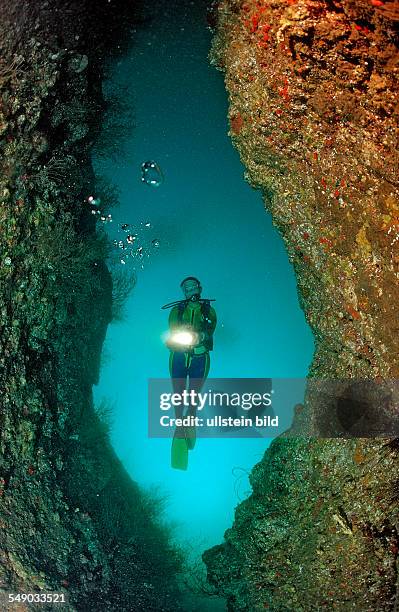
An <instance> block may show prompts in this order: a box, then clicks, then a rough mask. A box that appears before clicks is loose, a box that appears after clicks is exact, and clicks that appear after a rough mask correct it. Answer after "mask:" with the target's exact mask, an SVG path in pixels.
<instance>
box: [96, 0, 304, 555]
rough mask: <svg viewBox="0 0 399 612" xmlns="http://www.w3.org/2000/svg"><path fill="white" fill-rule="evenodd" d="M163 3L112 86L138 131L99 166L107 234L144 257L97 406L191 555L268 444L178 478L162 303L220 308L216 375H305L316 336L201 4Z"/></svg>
mask: <svg viewBox="0 0 399 612" xmlns="http://www.w3.org/2000/svg"><path fill="white" fill-rule="evenodd" d="M160 6H161V5H158V8H157V5H156V4H152V5H151V12H152V13H153V15H154V19H153V21H152V22H151V23H150V24H149V25H148V26H146V28H143V27H141V28H140V29H139V28H138V29H137V31H136V32H133V34H132V46H131V49H130V51H129V52H128V53H127V54H126V56H125V57H123V58H122V59H119V60H118V61H117V62H116V63H115V65H114V66H113V70H112V77H111V80H110V82H108V83H107V85H106V87H107V89H108V91H109V90H112V89H118V88H119V87H120V86H122V87H124V88H125V93H124V94H123V101H124V102H125V103H128V104H129V105H131V107H132V109H133V111H134V114H135V122H136V126H135V127H134V128H133V129H131V131H130V132H128V140H127V143H126V155H125V157H124V158H123V159H122V158H121V159H119V160H117V161H115V160H108V161H107V162H106V163H102V164H101V166H99V167H101V171H102V172H104V173H105V174H107V175H108V176H109V177H110V179H111V180H112V181H113V183H115V184H116V185H117V186H118V187H119V188H120V190H121V198H120V200H121V205H120V207H119V208H118V209H114V210H112V211H111V212H112V217H113V221H112V223H107V229H108V230H109V232H110V235H111V237H112V238H116V239H118V238H123V237H126V236H124V235H123V231H122V230H120V231H119V232H118V231H117V229H118V224H123V223H128V224H129V225H130V226H131V227H130V228H129V231H132V232H133V233H134V232H136V233H137V234H138V238H137V241H140V243H141V244H142V245H143V249H144V251H143V252H144V253H145V257H144V258H143V259H142V260H140V259H138V258H137V257H136V258H134V259H133V258H125V261H126V263H125V264H122V263H119V264H118V265H119V266H123V265H125V268H129V267H130V268H133V267H135V268H136V271H137V285H136V287H135V289H134V291H133V293H132V295H131V296H130V298H129V300H128V302H127V304H126V308H125V311H126V317H125V321H124V322H121V323H114V324H112V325H110V327H109V328H108V332H107V337H106V343H105V348H104V353H105V354H106V356H107V358H106V360H105V363H104V366H103V367H102V371H101V375H100V382H99V385H98V386H97V387H95V388H94V397H95V401H96V403H97V404H98V403H99V402H100V400H101V399H102V398H103V397H107V398H108V399H109V400H110V401H111V402H112V403H114V404H115V423H114V427H113V431H112V442H113V444H114V447H115V449H116V452H117V454H118V456H119V457H120V459H121V460H122V461H123V463H124V465H125V467H126V468H127V469H128V471H129V472H130V474H131V476H132V478H133V479H135V480H137V481H138V482H139V483H140V484H142V485H144V486H145V487H151V486H156V487H157V486H159V487H160V489H161V491H162V492H164V493H165V494H167V496H168V504H167V508H166V515H165V516H166V518H167V519H168V520H169V521H172V522H174V523H175V524H176V526H177V529H176V536H177V537H178V539H179V540H180V541H183V542H187V547H188V548H187V550H190V552H192V554H193V555H195V554H198V551H200V550H202V549H204V548H208V547H209V546H212V545H213V544H216V543H219V542H220V541H221V540H222V538H223V533H224V531H225V529H226V528H228V527H229V526H230V525H231V523H232V521H233V519H234V508H235V506H236V505H237V503H238V501H240V500H241V499H243V498H244V497H245V496H246V495H247V494H248V492H249V484H248V479H247V476H246V472H247V471H248V470H250V469H251V467H252V466H253V465H254V464H255V463H257V462H258V461H259V460H260V459H261V457H262V456H263V453H264V451H265V449H266V447H267V445H268V443H269V442H268V441H267V440H264V439H230V440H220V439H200V440H198V441H197V445H196V447H195V449H194V450H193V451H190V456H189V469H188V471H187V472H181V471H177V470H172V469H171V467H170V440H159V439H149V438H148V435H147V380H148V378H157V377H159V378H161V377H167V376H168V357H169V353H168V350H167V349H166V348H165V346H164V345H163V343H162V340H161V336H162V333H163V332H164V331H165V330H166V328H167V317H168V313H169V311H165V310H161V308H160V307H161V305H162V304H165V303H167V302H171V301H173V300H176V299H181V298H182V297H183V295H182V294H181V291H180V288H179V284H180V281H181V280H182V279H183V278H184V277H185V276H187V275H194V276H197V277H199V278H200V279H201V281H202V286H203V294H202V296H203V297H210V298H215V299H216V302H215V303H214V307H215V309H216V312H217V316H218V326H217V329H216V332H215V336H214V351H213V352H212V353H211V369H210V374H209V376H212V377H302V376H306V374H307V370H308V366H309V363H310V361H311V357H312V353H313V339H312V335H311V332H310V330H309V328H308V327H307V325H306V322H305V318H304V315H303V313H302V311H301V310H300V308H299V305H298V298H297V290H296V283H295V277H294V274H293V270H292V267H291V265H290V263H289V262H288V258H287V255H286V253H285V250H284V246H283V242H282V240H281V239H280V237H279V234H278V232H277V231H276V229H275V228H274V227H273V225H272V221H271V217H270V215H269V214H268V213H267V212H266V211H265V210H264V207H263V203H262V199H261V196H260V193H259V192H257V191H255V190H253V189H252V188H251V187H250V186H249V185H248V184H247V183H246V182H245V181H244V179H243V173H244V167H243V166H242V164H241V162H240V159H239V155H238V153H237V151H236V150H235V149H234V148H233V146H232V143H231V140H230V138H229V137H228V135H227V130H228V123H227V114H228V100H227V94H226V91H225V88H224V83H223V75H222V73H220V72H217V71H216V70H215V69H214V68H213V67H211V66H210V65H209V62H208V59H207V54H208V52H209V47H210V40H211V33H210V32H209V30H207V28H206V20H205V3H204V4H202V3H201V2H196V3H195V4H194V2H177V3H176V2H175V3H174V4H173V6H172V7H171V5H169V9H168V10H165V9H164V8H162V9H160V8H159V7H160ZM147 160H155V161H156V163H157V164H158V165H159V168H160V169H161V171H162V175H163V181H162V183H161V184H160V186H159V187H153V186H149V185H146V184H145V183H144V182H142V181H141V164H142V163H143V162H145V161H147ZM94 162H95V164H96V165H98V164H99V161H98V160H94ZM146 223H150V224H151V225H150V227H146V225H145V224H146ZM125 234H126V233H125ZM153 240H157V241H159V246H157V244H158V243H156V244H155V246H154V244H152V241H153ZM147 252H148V254H149V257H147V256H146V254H147ZM116 253H117V254H118V253H119V255H120V257H119V258H120V259H121V258H123V253H122V251H118V250H117V249H116ZM142 265H143V268H142V267H141V266H142ZM236 468H238V469H236Z"/></svg>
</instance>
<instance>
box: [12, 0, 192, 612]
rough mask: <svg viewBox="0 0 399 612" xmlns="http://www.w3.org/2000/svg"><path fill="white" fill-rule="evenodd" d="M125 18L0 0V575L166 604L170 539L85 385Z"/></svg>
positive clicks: (79, 599) (125, 6)
mask: <svg viewBox="0 0 399 612" xmlns="http://www.w3.org/2000/svg"><path fill="white" fill-rule="evenodd" d="M138 19H139V16H138V12H137V11H136V8H135V7H134V6H133V5H132V4H130V3H124V2H122V1H120V0H112V2H108V1H106V0H98V1H96V2H91V1H89V0H86V1H81V2H78V1H76V0H69V1H68V0H67V1H61V0H45V1H40V2H39V1H38V2H28V1H22V0H19V1H15V0H12V1H11V0H10V1H6V0H2V1H1V2H0V148H1V162H0V163H1V174H0V223H1V239H0V241H1V248H0V327H1V332H0V334H1V335H0V384H1V413H0V448H1V455H0V527H1V529H0V555H1V565H0V590H1V592H4V591H5V592H10V591H12V592H22V593H34V592H36V593H40V592H48V591H57V592H63V593H65V594H66V595H67V596H68V597H69V604H68V607H67V608H63V609H68V610H88V609H90V610H97V609H112V610H143V609H146V610H172V609H173V610H176V609H179V604H178V602H177V600H176V593H177V588H176V581H175V576H176V572H177V571H178V570H179V568H180V562H181V561H180V554H179V553H178V552H177V550H175V548H174V547H173V546H172V545H171V543H170V541H169V537H168V535H167V533H166V532H165V531H164V529H163V528H162V526H161V524H160V523H159V522H158V517H157V512H158V509H159V508H158V506H157V503H156V502H155V501H154V500H153V499H151V498H150V497H148V496H147V495H144V494H143V492H142V491H141V490H139V488H138V486H137V485H136V484H135V483H134V482H132V481H131V480H130V478H129V477H128V475H127V474H126V473H125V471H124V469H123V467H122V465H121V464H120V462H119V460H118V459H117V457H116V456H115V454H114V452H113V450H112V448H111V446H110V444H109V441H108V436H107V423H106V421H104V420H102V419H101V418H100V417H101V415H99V414H98V412H97V411H95V410H94V407H93V399H92V385H93V384H95V383H97V382H98V376H99V367H100V354H101V347H102V342H103V339H104V336H105V333H106V327H107V325H108V323H109V322H110V320H111V318H112V306H113V304H112V279H111V275H110V273H109V271H108V269H107V267H106V265H105V258H106V256H107V254H108V253H109V248H110V247H109V244H108V241H107V238H106V236H105V234H104V233H101V232H99V231H97V232H96V227H95V226H96V222H95V216H94V215H93V214H92V212H91V207H90V205H89V203H88V200H87V198H88V196H89V195H90V194H91V193H92V192H93V190H94V178H95V177H94V174H93V170H92V167H91V162H90V150H91V146H92V144H93V142H94V140H95V139H96V136H97V134H98V132H99V129H100V124H101V117H102V111H103V110H104V100H103V98H102V94H101V80H102V77H103V72H104V70H103V68H104V62H105V60H106V58H108V57H109V55H110V53H111V52H115V49H114V50H113V47H116V46H117V45H118V41H119V45H118V46H119V49H120V50H122V48H123V45H124V44H125V43H126V40H127V34H128V28H129V24H130V25H131V24H133V23H135V22H136V23H137V20H138ZM100 195H101V196H102V198H101V199H102V202H103V204H102V206H103V208H104V210H105V209H106V208H107V204H109V203H110V202H109V201H108V202H107V193H104V194H100ZM30 608H32V609H36V608H35V607H34V606H28V605H26V604H23V603H21V604H19V607H18V606H16V607H15V609H19V610H26V609H30ZM38 609H41V608H40V606H39V607H38ZM46 609H58V608H57V606H54V608H53V606H51V605H49V606H47V608H46Z"/></svg>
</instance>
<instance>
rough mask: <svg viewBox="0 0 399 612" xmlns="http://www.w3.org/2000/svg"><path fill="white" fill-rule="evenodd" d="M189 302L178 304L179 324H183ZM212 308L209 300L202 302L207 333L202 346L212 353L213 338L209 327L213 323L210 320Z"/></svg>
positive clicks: (202, 312)
mask: <svg viewBox="0 0 399 612" xmlns="http://www.w3.org/2000/svg"><path fill="white" fill-rule="evenodd" d="M187 304H188V302H184V301H183V302H180V304H178V311H177V317H178V322H179V323H180V324H181V323H182V322H183V313H184V311H185V309H186V306H187ZM210 308H211V303H210V302H209V300H202V301H201V314H202V316H203V319H204V323H203V330H202V331H204V332H205V333H206V336H205V338H204V340H203V341H202V344H203V345H204V346H205V348H206V349H207V350H208V351H211V350H212V349H213V337H212V334H210V333H209V325H210V323H211V321H210V319H209V311H210Z"/></svg>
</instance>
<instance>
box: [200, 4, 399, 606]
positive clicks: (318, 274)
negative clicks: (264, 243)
mask: <svg viewBox="0 0 399 612" xmlns="http://www.w3.org/2000/svg"><path fill="white" fill-rule="evenodd" d="M211 16H212V20H211V22H212V24H215V25H216V33H215V37H214V42H213V49H212V52H211V61H212V62H213V64H214V65H215V66H216V67H218V68H219V69H221V70H223V71H224V72H225V82H226V88H227V91H228V93H229V100H230V109H229V115H230V134H231V137H232V139H233V142H234V144H235V146H236V147H237V149H238V151H239V153H240V156H241V159H242V162H243V163H244V164H245V166H246V178H247V180H248V181H249V183H250V184H251V185H252V186H253V187H255V188H258V189H260V190H261V191H262V193H263V196H264V201H265V206H266V208H267V209H268V210H269V211H270V212H271V214H272V216H273V222H274V224H275V225H276V227H277V228H278V230H279V231H280V233H281V236H282V238H283V240H284V242H285V245H286V248H287V251H288V253H289V257H290V260H291V261H292V263H293V265H294V268H295V272H296V275H297V280H298V297H299V301H300V305H301V307H302V308H303V310H304V312H305V315H306V318H307V321H308V323H309V325H310V326H311V328H312V331H313V333H314V337H315V342H316V350H315V354H314V358H313V361H312V364H311V367H310V371H309V383H308V389H307V394H306V401H305V405H304V407H303V408H302V407H298V410H297V413H296V416H295V420H294V423H293V427H292V429H291V431H290V432H288V433H287V434H285V435H283V436H282V437H280V438H278V439H277V440H276V441H274V442H273V443H272V445H271V447H270V449H269V450H268V451H267V452H266V454H265V456H264V458H263V460H262V461H261V462H260V463H259V464H258V465H257V466H255V468H254V470H253V472H252V475H251V483H252V487H253V493H252V495H251V496H250V497H249V499H247V500H246V501H244V502H243V503H242V504H240V505H239V506H238V508H237V510H236V518H235V522H234V524H233V526H232V528H231V529H229V530H227V532H226V534H225V542H224V543H223V544H221V545H220V546H217V547H214V548H212V549H211V550H209V551H207V552H206V553H205V554H204V560H205V562H206V564H207V566H208V575H209V581H210V582H211V583H212V584H213V585H215V586H216V589H217V591H218V593H219V594H224V595H225V596H227V597H228V600H229V609H230V610H250V611H254V610H264V609H270V610H273V611H276V612H277V611H283V610H284V611H285V610H287V611H288V610H320V609H336V610H342V611H346V610H362V611H366V610H367V611H369V610H370V611H371V610H394V609H397V606H398V605H399V601H398V552H399V544H398V522H399V517H398V485H397V483H398V444H397V442H396V441H395V439H394V437H397V436H398V428H397V418H398V397H399V393H398V383H397V377H398V373H399V350H398V331H399V314H398V308H397V303H398V298H399V248H398V247H399V174H398V165H399V164H398V161H399V157H398V151H399V149H398V116H399V107H398V98H397V94H398V78H399V54H398V24H399V7H398V3H397V2H382V1H380V0H370V1H368V0H367V1H366V0H359V1H358V2H353V1H351V0H345V1H343V2H335V1H334V0H333V1H327V0H326V1H319V0H317V1H316V0H306V1H305V0H287V1H285V0H271V1H270V2H269V1H268V2H265V1H263V0H260V1H258V2H253V1H251V0H250V1H244V2H238V1H234V0H224V1H222V2H219V3H218V4H217V6H215V7H214V10H213V12H212V15H211ZM317 379H320V380H322V384H321V386H320V385H319V383H318V382H317ZM327 380H331V381H336V384H337V386H336V387H335V395H334V394H333V395H332V396H329V393H328V392H327V391H328V386H327V382H326V381H327ZM364 381H371V383H367V382H366V383H365V382H364ZM395 419H396V420H395ZM392 422H394V423H393V424H394V425H395V427H396V429H395V428H394V427H388V425H392ZM381 433H383V434H384V435H383V436H382V437H379V438H377V437H376V436H379V435H381ZM292 434H295V435H296V436H297V437H290V435H292ZM370 434H371V435H372V436H374V438H373V437H371V438H370V439H367V436H369V435H370ZM308 436H312V437H308ZM319 436H321V437H322V438H325V439H320V437H319ZM332 436H336V437H337V439H332ZM351 436H354V438H355V439H350V438H351ZM391 439H393V441H392V440H391Z"/></svg>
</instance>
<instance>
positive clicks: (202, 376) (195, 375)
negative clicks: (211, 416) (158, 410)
mask: <svg viewBox="0 0 399 612" xmlns="http://www.w3.org/2000/svg"><path fill="white" fill-rule="evenodd" d="M209 366H210V358H209V353H204V354H203V355H195V356H193V358H192V360H191V364H190V367H189V369H188V377H189V380H188V388H189V390H191V389H193V390H194V391H196V392H197V393H199V392H200V391H201V389H202V387H203V386H204V383H205V381H206V378H207V376H208V372H209ZM196 412H197V406H196V404H193V405H190V407H189V409H188V411H187V414H189V415H190V416H195V415H196Z"/></svg>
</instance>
